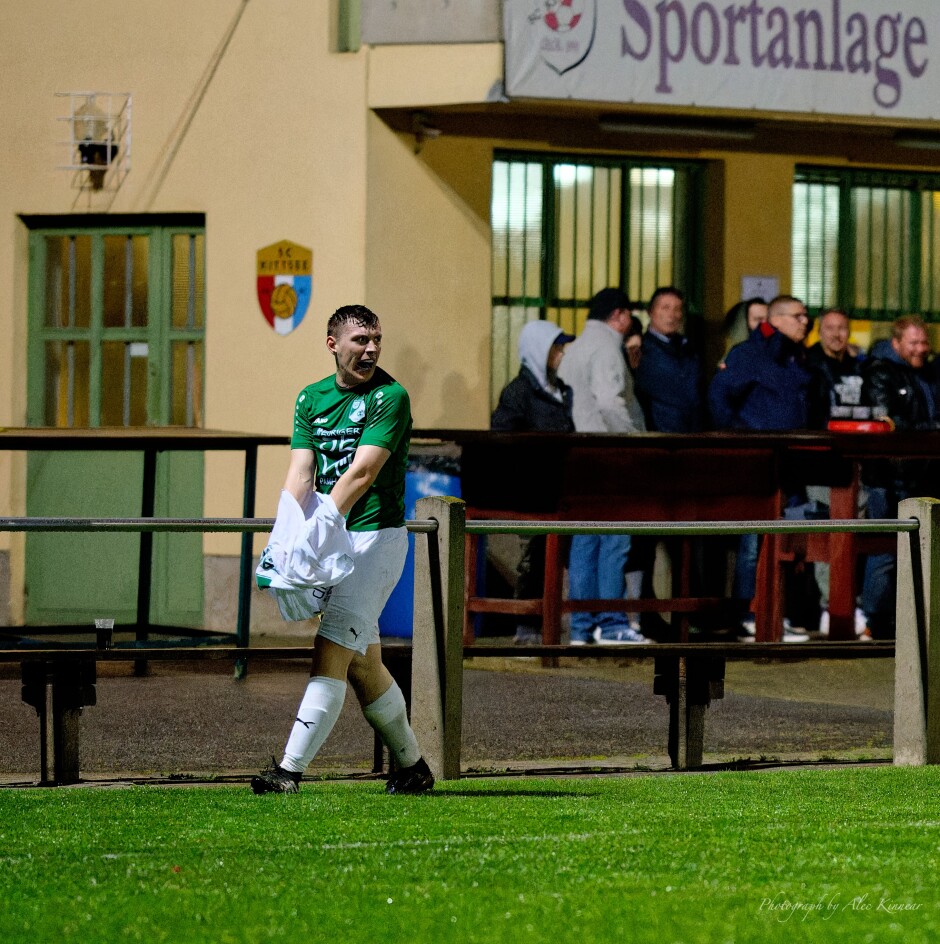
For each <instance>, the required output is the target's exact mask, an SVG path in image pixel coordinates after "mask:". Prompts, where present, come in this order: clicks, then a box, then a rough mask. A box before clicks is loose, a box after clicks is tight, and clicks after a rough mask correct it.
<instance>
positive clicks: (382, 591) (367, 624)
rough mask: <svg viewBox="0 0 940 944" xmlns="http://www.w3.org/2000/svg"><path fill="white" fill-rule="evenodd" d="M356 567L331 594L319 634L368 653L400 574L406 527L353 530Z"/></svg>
mask: <svg viewBox="0 0 940 944" xmlns="http://www.w3.org/2000/svg"><path fill="white" fill-rule="evenodd" d="M349 536H350V537H351V538H352V545H353V560H355V562H356V568H355V570H353V572H352V573H351V574H350V575H349V576H348V577H346V579H345V580H342V581H340V583H338V584H337V585H336V586H335V587H334V588H333V592H332V593H331V594H330V599H329V601H328V602H327V604H326V606H325V608H324V611H323V615H322V616H321V617H320V628H319V629H318V630H317V635H318V636H322V637H323V638H324V639H329V640H330V642H335V643H336V644H337V645H338V646H343V647H344V648H345V649H353V650H355V651H356V652H358V653H360V654H365V651H366V649H367V647H369V646H371V645H374V644H375V643H377V642H378V641H379V614H380V613H381V612H382V610H383V609H384V607H385V604H386V603H387V602H388V598H389V597H390V596H391V595H392V591H393V590H394V589H395V584H397V583H398V578H399V577H401V572H402V569H403V568H404V566H405V556H406V555H407V553H408V529H407V528H383V529H382V530H380V531H350V532H349Z"/></svg>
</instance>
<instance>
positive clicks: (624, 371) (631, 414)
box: [558, 288, 649, 646]
mask: <svg viewBox="0 0 940 944" xmlns="http://www.w3.org/2000/svg"><path fill="white" fill-rule="evenodd" d="M630 309H631V305H630V300H629V298H627V295H626V293H625V292H623V291H622V290H621V289H618V288H605V289H601V291H599V292H598V293H597V294H596V295H595V296H594V298H593V299H592V300H591V307H590V310H589V311H588V318H587V322H586V323H585V325H584V330H583V331H582V332H581V334H580V335H579V336H578V338H577V339H576V340H575V341H573V342H572V343H571V344H570V345H568V349H567V350H566V351H565V359H564V360H563V361H562V364H561V367H560V368H559V371H558V373H559V376H560V377H561V379H562V380H563V381H564V382H565V383H567V384H569V385H570V386H571V388H572V390H573V391H574V427H575V430H576V431H577V432H579V433H642V432H645V431H646V425H645V423H644V421H643V411H642V410H641V408H640V405H639V403H637V400H636V397H635V396H634V394H633V378H632V376H631V374H630V370H629V368H628V366H627V361H626V358H625V357H624V352H623V340H624V336H625V335H626V333H627V331H628V330H629V328H630V323H631V320H632V318H631V316H632V312H631V311H630ZM629 553H630V536H629V535H625V534H603V535H601V534H577V535H575V536H574V537H573V538H572V539H571V553H570V555H569V558H568V577H569V587H570V595H571V599H572V600H613V599H622V598H623V597H624V596H625V591H626V580H625V577H624V570H625V568H626V564H627V557H628V555H629ZM595 641H596V642H598V643H600V644H601V645H605V644H606V645H615V644H618V643H643V642H649V640H648V639H647V638H646V637H645V636H643V635H642V634H641V633H640V632H638V631H637V630H636V629H633V628H631V626H630V624H629V621H628V619H627V615H626V614H625V613H613V612H605V613H587V612H580V613H572V614H571V644H572V645H573V646H576V645H585V644H588V643H592V642H595Z"/></svg>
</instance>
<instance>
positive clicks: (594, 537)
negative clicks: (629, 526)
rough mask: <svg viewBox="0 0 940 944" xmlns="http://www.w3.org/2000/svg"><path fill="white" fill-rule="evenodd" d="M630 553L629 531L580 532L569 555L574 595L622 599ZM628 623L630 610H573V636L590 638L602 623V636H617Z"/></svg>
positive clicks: (583, 598)
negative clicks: (610, 611) (592, 632)
mask: <svg viewBox="0 0 940 944" xmlns="http://www.w3.org/2000/svg"><path fill="white" fill-rule="evenodd" d="M629 553H630V535H629V534H576V535H575V536H574V537H573V538H572V539H571V551H570V553H569V555H568V584H569V587H568V589H569V596H570V598H571V599H572V600H622V599H623V598H624V597H625V596H626V589H627V586H626V580H625V578H624V569H625V568H626V564H627V556H628V555H629ZM628 625H629V624H628V622H627V615H626V613H572V614H571V638H572V640H574V641H580V642H587V641H588V640H589V639H590V638H591V631H592V629H593V628H594V627H595V626H600V628H601V636H603V637H608V638H614V637H615V636H616V634H617V633H618V632H619V631H620V630H623V629H626V628H627V627H628Z"/></svg>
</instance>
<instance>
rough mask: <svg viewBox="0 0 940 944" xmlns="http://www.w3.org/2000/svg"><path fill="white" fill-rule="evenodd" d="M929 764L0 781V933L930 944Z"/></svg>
mask: <svg viewBox="0 0 940 944" xmlns="http://www.w3.org/2000/svg"><path fill="white" fill-rule="evenodd" d="M938 795H940V770H938V769H936V768H920V769H895V768H890V767H877V768H876V767H872V768H854V769H842V770H800V771H777V772H761V773H756V772H748V773H719V774H710V775H706V774H689V775H667V776H632V777H616V778H615V777H598V778H581V779H579V778H568V779H509V778H503V779H487V780H463V781H460V782H457V783H448V784H441V785H439V786H438V788H436V789H435V791H434V793H433V794H431V795H429V796H420V797H388V796H385V794H384V793H383V792H382V785H381V784H380V783H375V782H369V783H355V784H349V783H324V782H320V783H317V782H308V783H305V784H304V787H303V789H302V791H301V793H300V795H299V796H264V797H255V796H253V795H252V794H251V792H250V791H249V790H248V788H247V787H231V786H225V787H209V788H207V787H180V788H176V787H172V788H161V787H151V786H142V787H141V786H139V787H129V788H112V789H64V788H63V789H46V790H40V789H30V790H2V791H0V902H2V906H0V941H2V942H5V944H18V942H29V944H41V942H60V941H65V942H71V941H80V942H112V941H114V942H118V941H120V942H123V941H144V942H162V941H168V942H174V944H181V942H189V941H206V942H223V944H224V942H252V944H254V942H265V941H290V942H297V944H308V942H320V941H329V942H337V944H339V942H358V941H362V942H370V944H372V942H375V944H379V942H388V941H392V942H435V944H437V942H481V944H493V942H504V941H513V942H514V941H519V942H542V941H544V942H550V944H563V942H569V941H570V942H577V944H595V942H647V941H649V942H654V941H655V942H657V944H675V942H683V944H693V942H695V944H697V942H702V944H706V942H707V944H715V942H726V941H727V942H745V941H754V942H762V944H763V942H770V944H773V942H783V941H787V942H790V941H825V942H840V941H846V942H848V941H851V942H853V944H863V942H874V944H881V942H891V941H897V942H904V944H917V942H924V944H927V942H936V941H940V799H938Z"/></svg>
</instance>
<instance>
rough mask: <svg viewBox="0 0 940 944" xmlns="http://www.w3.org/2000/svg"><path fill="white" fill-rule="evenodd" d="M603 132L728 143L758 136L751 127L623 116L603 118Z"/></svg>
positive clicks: (601, 126)
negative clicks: (671, 121)
mask: <svg viewBox="0 0 940 944" xmlns="http://www.w3.org/2000/svg"><path fill="white" fill-rule="evenodd" d="M598 125H599V127H600V129H601V131H607V132H609V133H611V134H647V135H650V136H653V137H658V136H664V137H681V138H716V139H723V140H726V141H753V140H754V137H755V135H756V132H755V130H754V128H753V127H752V126H750V125H743V124H742V125H720V124H693V123H688V122H683V123H682V124H671V123H669V122H648V121H647V122H640V121H631V120H630V119H629V118H627V117H625V116H622V115H609V116H601V118H600V120H599V122H598Z"/></svg>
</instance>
